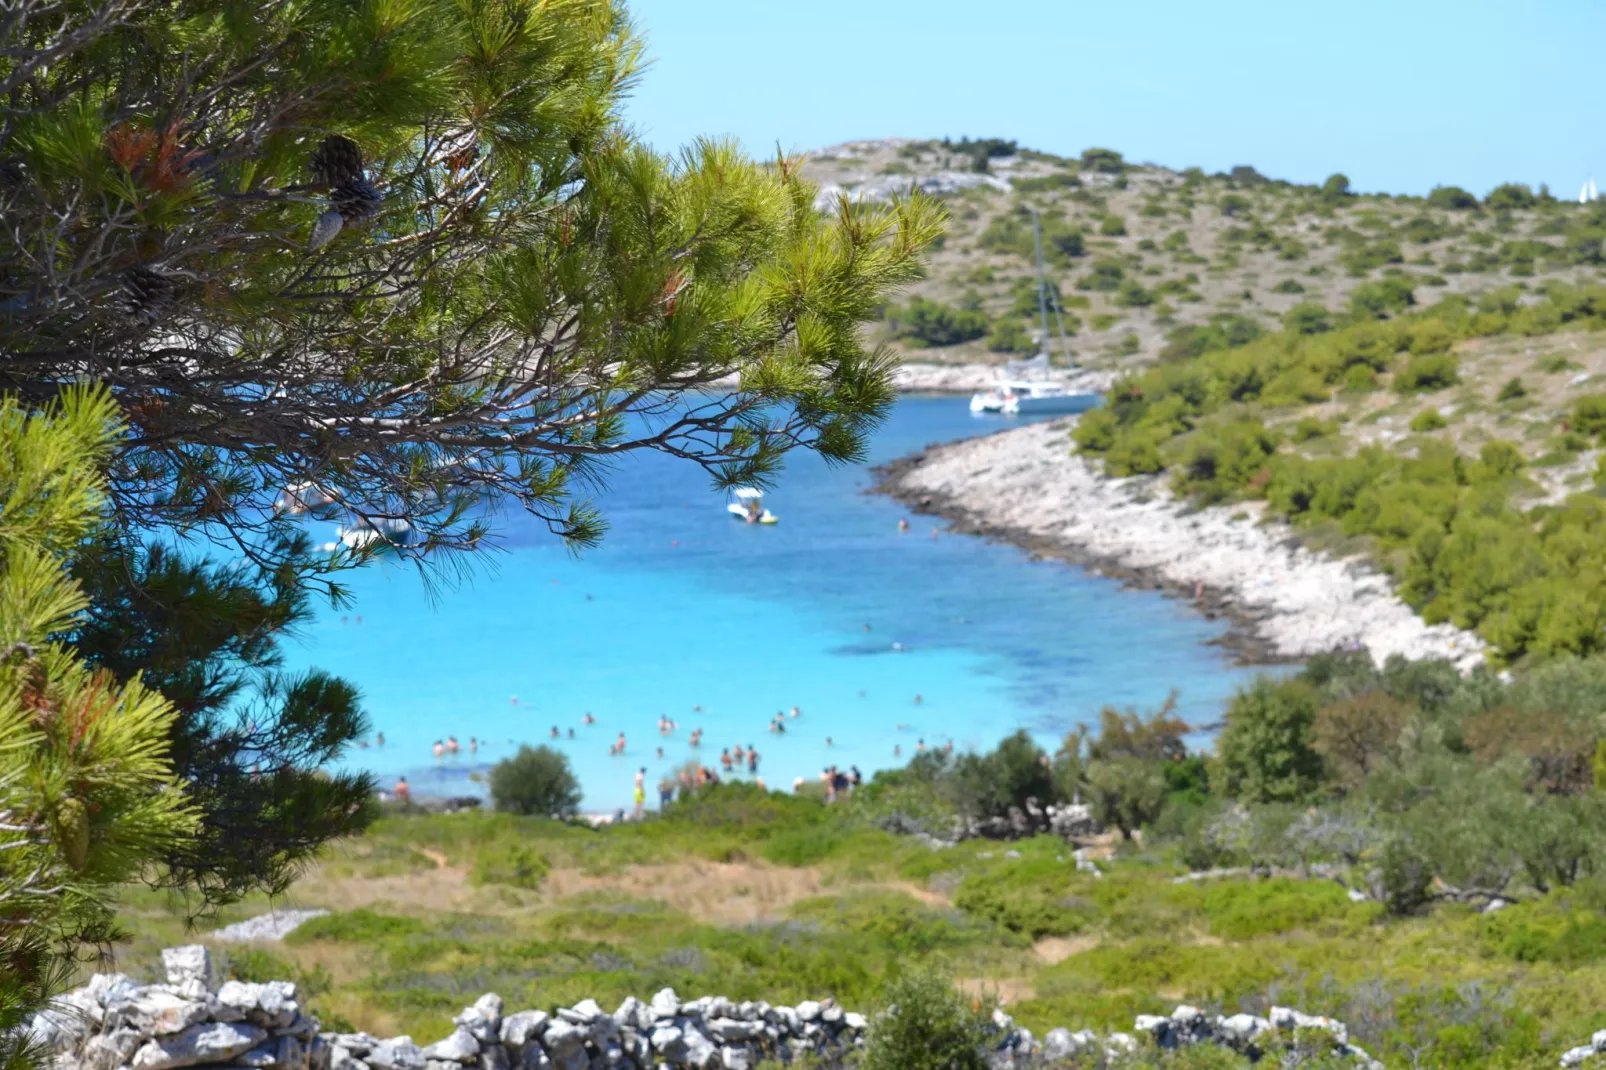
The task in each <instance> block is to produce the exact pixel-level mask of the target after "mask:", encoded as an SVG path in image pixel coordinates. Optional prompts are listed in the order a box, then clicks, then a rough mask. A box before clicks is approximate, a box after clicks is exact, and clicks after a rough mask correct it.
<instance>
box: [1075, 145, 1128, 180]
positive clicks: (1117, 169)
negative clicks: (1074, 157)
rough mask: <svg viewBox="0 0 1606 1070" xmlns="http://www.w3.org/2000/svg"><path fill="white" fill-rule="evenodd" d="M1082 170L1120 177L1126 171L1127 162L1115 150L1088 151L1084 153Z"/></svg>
mask: <svg viewBox="0 0 1606 1070" xmlns="http://www.w3.org/2000/svg"><path fill="white" fill-rule="evenodd" d="M1082 170H1084V171H1092V172H1094V173H1095V174H1107V175H1118V174H1120V173H1121V172H1122V171H1124V170H1126V162H1125V161H1124V160H1122V159H1121V154H1120V153H1119V152H1116V151H1115V150H1114V149H1086V150H1084V151H1083V152H1082Z"/></svg>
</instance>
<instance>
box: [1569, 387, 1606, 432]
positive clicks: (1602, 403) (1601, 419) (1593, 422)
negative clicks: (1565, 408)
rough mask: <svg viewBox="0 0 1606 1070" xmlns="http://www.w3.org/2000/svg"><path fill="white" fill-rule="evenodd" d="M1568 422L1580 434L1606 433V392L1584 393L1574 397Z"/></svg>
mask: <svg viewBox="0 0 1606 1070" xmlns="http://www.w3.org/2000/svg"><path fill="white" fill-rule="evenodd" d="M1568 424H1569V426H1570V427H1571V429H1572V430H1574V431H1576V432H1578V433H1579V434H1581V435H1589V436H1591V437H1599V436H1600V435H1601V434H1603V433H1606V394H1584V395H1582V396H1580V397H1578V398H1576V399H1575V400H1574V401H1573V408H1572V414H1571V416H1570V418H1569V420H1568Z"/></svg>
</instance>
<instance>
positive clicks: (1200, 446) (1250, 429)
mask: <svg viewBox="0 0 1606 1070" xmlns="http://www.w3.org/2000/svg"><path fill="white" fill-rule="evenodd" d="M1276 452H1277V437H1276V435H1274V434H1273V433H1272V432H1271V431H1269V430H1267V429H1266V427H1265V425H1263V424H1261V423H1259V422H1258V421H1254V420H1238V421H1234V422H1232V423H1229V424H1226V425H1225V426H1223V427H1221V428H1219V429H1211V428H1207V429H1201V430H1199V431H1197V432H1196V433H1195V434H1194V436H1193V437H1192V438H1190V439H1189V440H1188V441H1187V444H1186V445H1185V446H1184V447H1183V450H1182V456H1181V459H1180V461H1179V463H1178V464H1177V466H1176V469H1177V476H1176V487H1177V490H1178V491H1179V492H1180V493H1183V494H1189V495H1193V496H1196V497H1198V498H1200V499H1202V500H1204V501H1207V502H1211V501H1220V500H1221V499H1223V498H1226V497H1228V496H1229V495H1231V494H1232V493H1233V492H1234V491H1236V490H1238V489H1239V488H1241V487H1244V486H1246V485H1247V484H1248V483H1249V482H1250V480H1252V479H1254V478H1255V477H1256V476H1258V475H1259V474H1260V473H1261V472H1262V470H1264V469H1265V467H1266V462H1267V461H1268V460H1270V458H1271V456H1272V454H1274V453H1276Z"/></svg>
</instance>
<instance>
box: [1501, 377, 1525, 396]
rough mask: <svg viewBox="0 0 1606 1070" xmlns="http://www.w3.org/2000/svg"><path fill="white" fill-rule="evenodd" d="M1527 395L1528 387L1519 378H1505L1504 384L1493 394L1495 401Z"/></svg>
mask: <svg viewBox="0 0 1606 1070" xmlns="http://www.w3.org/2000/svg"><path fill="white" fill-rule="evenodd" d="M1527 396H1528V387H1527V386H1525V385H1524V384H1523V381H1522V380H1521V379H1507V380H1506V381H1505V384H1504V385H1503V386H1501V388H1500V392H1499V393H1497V394H1495V396H1494V399H1495V400H1496V401H1516V400H1517V399H1519V398H1525V397H1527Z"/></svg>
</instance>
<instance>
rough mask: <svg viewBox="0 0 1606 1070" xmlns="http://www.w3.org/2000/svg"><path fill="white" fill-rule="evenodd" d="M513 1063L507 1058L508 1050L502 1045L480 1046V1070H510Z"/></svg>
mask: <svg viewBox="0 0 1606 1070" xmlns="http://www.w3.org/2000/svg"><path fill="white" fill-rule="evenodd" d="M511 1066H512V1063H511V1061H510V1060H509V1059H508V1057H507V1049H506V1048H504V1047H502V1045H500V1044H483V1045H481V1046H480V1058H479V1067H480V1070H510V1068H511Z"/></svg>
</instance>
